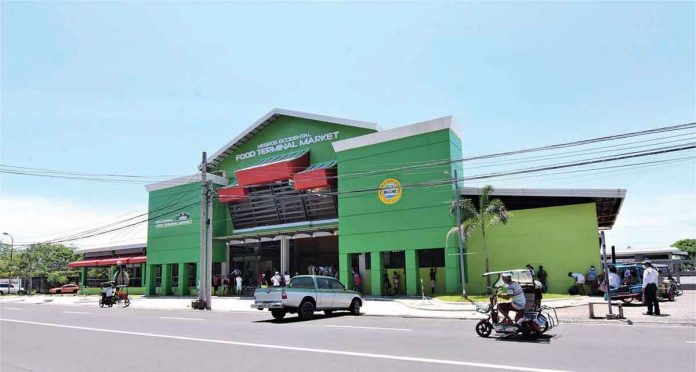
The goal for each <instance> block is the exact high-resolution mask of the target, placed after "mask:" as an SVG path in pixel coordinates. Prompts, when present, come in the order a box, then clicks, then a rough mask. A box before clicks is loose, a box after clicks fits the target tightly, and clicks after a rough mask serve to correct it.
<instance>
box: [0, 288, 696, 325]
mask: <svg viewBox="0 0 696 372" xmlns="http://www.w3.org/2000/svg"><path fill="white" fill-rule="evenodd" d="M194 299H195V298H193V297H144V296H132V297H131V305H130V308H133V309H142V310H186V309H191V302H192V301H193V300H194ZM590 301H601V299H600V298H596V297H588V296H574V297H572V298H568V299H555V300H548V301H543V304H544V305H547V306H549V307H553V308H554V309H556V310H557V312H558V317H559V319H560V320H561V322H562V323H563V322H570V323H605V322H612V323H617V322H625V323H629V324H632V323H646V324H665V325H668V324H673V325H692V326H696V307H695V306H694V304H696V291H685V293H684V295H683V296H681V297H678V298H677V301H676V302H661V303H660V307H661V309H662V313H663V314H668V315H665V316H662V317H650V316H644V315H642V312H643V311H645V307H644V306H640V305H628V306H625V307H624V314H625V316H626V318H627V319H626V320H622V321H606V320H595V319H589V312H588V306H587V304H588V303H589V302H590ZM98 302H99V296H81V295H35V296H16V297H8V298H0V303H3V304H6V303H25V304H45V305H59V306H82V307H94V306H98V305H97V304H98ZM253 302H254V300H253V298H251V297H243V298H239V297H213V311H227V312H259V310H256V309H253V308H252V307H251V305H252V304H253ZM361 310H362V313H363V314H364V315H366V316H392V317H409V318H444V319H481V318H484V317H485V315H483V314H480V313H477V312H476V310H475V305H473V304H471V303H457V302H444V301H439V300H422V299H419V298H407V297H404V298H382V297H366V298H365V303H364V304H363V307H362V309H361ZM606 310H607V308H606V306H602V305H597V306H595V312H596V315H598V316H603V315H604V314H605V313H606Z"/></svg>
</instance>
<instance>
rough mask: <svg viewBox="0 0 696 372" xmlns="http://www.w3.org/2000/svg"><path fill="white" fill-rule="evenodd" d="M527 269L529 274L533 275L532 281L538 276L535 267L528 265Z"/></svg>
mask: <svg viewBox="0 0 696 372" xmlns="http://www.w3.org/2000/svg"><path fill="white" fill-rule="evenodd" d="M525 267H526V268H527V270H529V274H530V275H532V279H534V276H535V275H536V273H535V272H534V267H533V266H532V265H531V264H527V266H525Z"/></svg>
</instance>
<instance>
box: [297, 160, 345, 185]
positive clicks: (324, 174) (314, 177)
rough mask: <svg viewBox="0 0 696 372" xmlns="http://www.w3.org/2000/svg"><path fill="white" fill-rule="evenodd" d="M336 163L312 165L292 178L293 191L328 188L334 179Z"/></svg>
mask: <svg viewBox="0 0 696 372" xmlns="http://www.w3.org/2000/svg"><path fill="white" fill-rule="evenodd" d="M335 176H336V161H327V162H323V163H318V164H312V165H311V166H309V167H308V168H307V169H306V170H305V171H303V172H301V173H297V174H296V175H294V176H293V177H292V180H293V182H294V184H293V188H294V189H295V190H308V189H319V188H328V187H329V186H331V185H332V184H333V183H334V182H335V179H336V177H335Z"/></svg>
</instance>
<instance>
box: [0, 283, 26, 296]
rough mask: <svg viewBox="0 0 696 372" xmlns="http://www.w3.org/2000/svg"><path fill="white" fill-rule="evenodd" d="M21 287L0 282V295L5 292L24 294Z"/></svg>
mask: <svg viewBox="0 0 696 372" xmlns="http://www.w3.org/2000/svg"><path fill="white" fill-rule="evenodd" d="M25 293H26V291H24V288H23V287H20V286H16V285H14V284H9V283H0V296H1V295H6V294H25Z"/></svg>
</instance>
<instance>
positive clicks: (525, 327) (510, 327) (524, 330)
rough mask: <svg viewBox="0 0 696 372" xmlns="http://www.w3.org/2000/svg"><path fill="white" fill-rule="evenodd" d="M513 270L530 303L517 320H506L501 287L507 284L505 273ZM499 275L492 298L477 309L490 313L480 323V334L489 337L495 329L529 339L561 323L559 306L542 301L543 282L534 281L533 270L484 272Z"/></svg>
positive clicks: (515, 280) (477, 332) (512, 272)
mask: <svg viewBox="0 0 696 372" xmlns="http://www.w3.org/2000/svg"><path fill="white" fill-rule="evenodd" d="M503 273H509V274H511V278H512V280H513V281H514V282H517V283H519V284H520V286H522V289H523V290H524V295H525V300H526V305H525V307H524V309H523V310H521V311H522V315H521V316H520V317H519V319H517V320H516V321H513V322H503V321H502V320H501V319H500V316H499V314H498V308H497V306H496V305H497V303H498V291H499V290H500V289H501V288H503V287H504V286H505V284H504V282H503V280H502V274H503ZM492 275H498V280H497V281H496V282H495V284H494V285H493V288H492V291H493V293H492V295H491V297H490V302H489V303H488V304H485V305H479V304H477V305H476V311H478V312H479V313H482V314H486V315H488V316H487V317H486V318H485V319H482V320H481V321H479V322H478V323H476V334H478V335H479V336H481V337H489V336H490V335H491V333H492V332H493V331H495V333H496V334H506V335H521V336H522V337H524V338H525V339H535V338H537V337H539V336H541V335H542V334H543V333H545V332H546V331H548V330H549V329H551V328H554V327H556V326H558V324H559V322H558V315H557V314H556V310H555V309H553V308H550V307H548V306H543V305H541V298H542V293H541V286H540V285H537V284H536V283H535V281H534V278H533V276H532V274H531V273H530V272H529V270H526V269H522V270H510V271H496V272H490V273H485V274H483V276H484V277H485V276H492Z"/></svg>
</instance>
